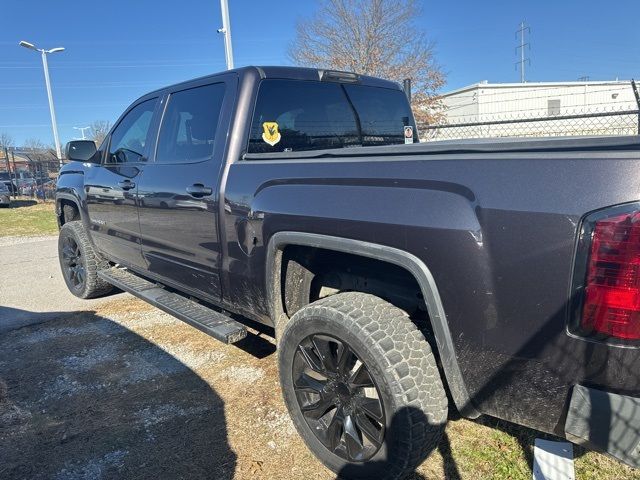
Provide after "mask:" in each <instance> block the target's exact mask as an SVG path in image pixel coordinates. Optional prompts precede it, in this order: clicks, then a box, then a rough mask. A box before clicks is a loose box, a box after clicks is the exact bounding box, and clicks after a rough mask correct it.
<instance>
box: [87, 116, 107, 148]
mask: <svg viewBox="0 0 640 480" xmlns="http://www.w3.org/2000/svg"><path fill="white" fill-rule="evenodd" d="M89 126H90V127H91V128H90V133H89V136H90V137H91V139H92V140H93V141H94V142H96V145H97V146H100V144H101V143H102V141H103V140H104V137H106V136H107V133H109V130H111V122H109V120H96V121H95V122H92V123H91V125H89Z"/></svg>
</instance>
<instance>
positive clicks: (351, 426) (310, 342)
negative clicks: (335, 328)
mask: <svg viewBox="0 0 640 480" xmlns="http://www.w3.org/2000/svg"><path fill="white" fill-rule="evenodd" d="M293 388H294V390H295V395H296V399H297V401H298V405H299V407H300V410H301V412H302V415H303V417H304V419H305V421H306V422H307V425H308V426H309V428H310V429H311V430H312V431H313V432H314V434H315V435H316V438H317V439H318V440H319V441H320V442H321V443H322V444H323V445H324V446H325V447H326V448H327V449H329V451H331V452H333V453H334V454H336V455H338V456H339V457H341V458H343V459H345V460H347V461H350V462H364V461H366V460H368V459H370V458H371V457H372V456H374V455H375V454H376V452H377V451H378V450H379V449H380V447H381V446H382V443H383V441H384V435H385V425H386V418H385V413H384V412H385V409H384V405H383V402H382V397H381V395H380V391H379V389H378V387H377V385H376V383H375V381H374V380H373V378H372V376H371V373H370V372H369V369H368V368H367V366H366V365H365V364H364V363H363V362H362V361H361V360H360V359H359V358H358V356H357V355H356V353H355V352H354V351H353V349H352V348H351V347H350V346H349V345H348V344H347V343H346V342H345V341H342V340H338V339H337V338H335V337H333V336H330V335H325V334H313V335H310V336H308V337H306V338H305V339H304V340H302V342H300V344H299V345H298V348H297V351H296V353H295V355H294V359H293Z"/></svg>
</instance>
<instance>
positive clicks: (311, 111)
mask: <svg viewBox="0 0 640 480" xmlns="http://www.w3.org/2000/svg"><path fill="white" fill-rule="evenodd" d="M405 127H412V128H413V130H412V131H413V136H414V140H415V141H417V132H416V131H415V124H414V119H413V115H412V114H411V110H410V108H409V103H408V101H407V98H406V96H405V94H404V93H403V92H402V91H401V90H399V89H398V90H395V89H391V88H381V87H370V86H365V85H354V84H349V85H343V84H340V83H334V82H309V81H299V80H264V81H263V82H262V83H261V85H260V89H259V91H258V100H257V102H256V108H255V111H254V115H253V122H252V124H251V134H250V139H249V150H248V151H249V153H267V152H283V151H302V150H319V149H324V148H345V147H360V146H373V145H396V144H403V143H405V137H404V135H405Z"/></svg>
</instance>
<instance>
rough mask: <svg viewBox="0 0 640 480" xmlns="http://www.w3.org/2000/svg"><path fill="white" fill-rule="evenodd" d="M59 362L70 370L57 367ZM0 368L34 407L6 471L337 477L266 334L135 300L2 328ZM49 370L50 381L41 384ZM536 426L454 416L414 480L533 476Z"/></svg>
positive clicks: (14, 394) (24, 405)
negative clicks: (217, 330)
mask: <svg viewBox="0 0 640 480" xmlns="http://www.w3.org/2000/svg"><path fill="white" fill-rule="evenodd" d="M3 351H4V352H5V353H4V354H3V353H2V352H3ZM151 351H153V352H159V353H155V354H154V355H150V354H149V352H151ZM38 352H41V354H42V357H41V358H40V357H38V356H37V355H38ZM142 354H144V355H142ZM141 355H142V357H141ZM28 356H31V357H28ZM25 357H28V358H25ZM140 358H143V359H144V361H140ZM36 359H39V360H36ZM61 359H62V360H61ZM136 359H138V360H136ZM55 365H64V368H62V367H58V370H55V371H54V370H52V371H48V369H52V368H53V367H52V366H55ZM158 368H160V370H161V372H160V373H159V372H158ZM74 369H75V370H74ZM78 369H80V370H83V369H84V376H83V374H82V372H79V370H78ZM43 370H44V371H43ZM0 372H3V373H1V375H2V376H3V377H5V375H6V377H8V378H5V381H6V383H7V384H8V385H9V389H8V399H9V400H10V401H11V400H14V401H15V404H16V405H19V406H20V409H21V410H20V411H19V412H18V413H19V415H18V413H15V415H14V416H16V415H17V416H18V417H19V419H18V420H15V421H14V424H13V426H12V427H11V428H12V429H13V430H12V431H11V433H10V434H7V432H6V431H4V432H3V427H2V426H1V425H0V457H1V458H5V459H6V458H12V456H15V455H20V456H22V458H16V459H13V460H14V462H13V463H12V462H11V461H10V462H9V463H8V466H7V464H6V465H5V466H4V467H3V466H0V477H3V478H17V476H18V474H22V477H25V476H26V477H29V476H31V474H35V473H37V472H36V471H33V470H32V471H29V472H27V471H25V470H21V468H23V467H20V466H18V465H25V464H27V465H33V463H32V462H33V461H34V458H36V459H37V461H38V462H40V463H38V465H39V466H40V467H38V468H43V469H46V470H45V472H44V476H47V477H51V476H53V477H57V478H63V479H66V478H79V477H77V476H74V475H76V474H78V473H82V472H87V471H93V470H91V469H101V470H100V472H101V473H102V474H103V475H104V476H106V477H109V478H111V477H120V478H123V477H127V476H129V475H134V476H135V477H136V478H158V474H159V473H161V476H162V475H164V476H165V478H167V477H168V476H172V475H175V474H176V472H180V474H179V476H181V477H183V478H193V479H197V478H227V479H230V478H235V479H247V480H248V479H252V480H253V479H283V480H285V479H287V480H288V479H298V478H301V479H302V478H304V479H318V480H325V479H326V480H329V479H335V475H334V474H332V473H331V472H330V471H328V470H327V469H326V468H324V467H323V466H322V465H321V464H320V463H319V462H318V461H317V460H316V459H315V458H314V457H313V456H312V455H311V454H310V453H309V451H308V450H307V448H306V447H305V445H304V444H303V443H302V441H301V439H300V438H299V437H298V435H297V434H296V433H295V430H294V427H293V425H292V423H291V421H290V420H289V417H288V415H287V412H286V409H285V407H284V404H283V402H282V400H281V393H280V387H279V384H278V376H277V366H276V358H275V353H274V346H273V341H272V340H271V339H270V338H269V337H266V336H264V335H262V334H259V333H258V332H255V331H252V334H251V335H250V336H249V338H248V339H247V340H246V341H243V342H241V343H240V345H239V346H228V345H223V344H221V343H219V342H217V341H215V340H213V339H212V338H210V337H208V336H206V335H205V334H203V333H201V332H199V331H197V330H195V329H193V328H191V327H189V326H187V325H185V324H183V323H181V322H179V321H177V320H175V319H174V318H172V317H170V316H168V315H165V314H163V313H161V312H159V311H157V310H155V309H153V308H152V307H150V306H149V305H146V304H145V303H143V302H141V301H139V300H135V299H125V300H119V301H113V302H107V303H105V304H103V305H102V306H100V307H98V310H97V312H95V314H92V313H80V314H73V315H70V316H69V317H68V318H66V319H65V318H63V319H60V320H56V321H54V322H49V323H47V324H43V325H40V326H35V327H27V328H24V329H21V330H19V331H14V332H12V333H11V334H10V336H9V338H5V339H4V340H2V338H1V337H0ZM36 376H37V378H38V379H39V384H38V382H36V381H33V382H31V383H36V384H38V385H37V388H35V387H30V386H28V385H29V383H28V382H27V380H28V379H30V378H31V379H34V380H35V379H36ZM61 379H62V380H61ZM0 384H2V379H0ZM29 388H34V389H33V390H32V391H31V392H27V393H25V390H27V389H29ZM43 392H44V393H45V394H48V395H49V398H50V400H48V401H44V402H43V400H42V398H41V397H43V398H46V395H43ZM32 396H35V397H36V398H31V397H32ZM1 405H2V402H1V401H0V406H1ZM0 410H2V409H1V408H0ZM16 412H17V411H16ZM1 414H2V411H0V415H1ZM5 430H6V429H5ZM85 431H86V433H85ZM52 432H53V433H52ZM56 435H57V436H56ZM536 435H537V433H536V432H534V431H532V430H529V429H526V428H520V427H517V426H514V425H511V424H507V423H505V422H500V421H497V420H491V419H485V420H483V421H480V422H474V421H468V420H462V419H458V420H453V421H451V422H450V423H449V425H448V427H447V430H446V436H445V438H444V440H443V441H442V443H441V444H440V446H439V448H438V449H437V450H436V451H435V452H433V454H432V455H431V456H430V457H429V459H427V461H425V462H424V463H423V464H422V465H421V466H420V467H419V468H418V470H417V472H416V473H415V474H414V475H413V476H412V477H411V478H413V479H414V480H416V479H423V478H429V479H430V478H438V479H440V478H449V479H453V480H456V479H474V480H475V479H480V478H482V479H487V478H493V479H519V478H522V479H525V478H526V479H530V478H531V462H532V460H531V456H532V450H533V447H532V445H533V440H534V438H535V437H536ZM58 438H62V439H63V440H60V441H62V442H63V446H62V447H61V446H60V445H59V444H58V442H59V440H57V439H58ZM27 444H31V448H29V449H27V450H20V448H24V445H27ZM21 446H22V447H21ZM3 448H4V449H5V450H6V451H3ZM60 456H62V457H63V458H62V459H61V458H59V457H60ZM576 456H577V457H578V458H577V459H576V462H575V465H576V478H577V479H580V480H582V479H596V478H597V479H611V480H613V479H616V480H618V479H621V480H624V479H634V478H636V479H637V478H640V473H638V472H636V471H634V470H632V469H630V468H628V467H625V466H624V465H621V464H619V463H618V462H616V461H614V460H611V459H609V458H607V457H605V456H603V455H600V454H597V453H592V452H591V453H584V452H582V451H581V450H576ZM60 465H62V466H63V467H64V468H63V469H62V470H61V467H60ZM3 468H4V469H6V470H3ZM31 468H34V467H31ZM63 470H64V471H63ZM3 472H4V474H3ZM41 473H42V472H41Z"/></svg>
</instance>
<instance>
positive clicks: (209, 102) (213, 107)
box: [156, 83, 225, 163]
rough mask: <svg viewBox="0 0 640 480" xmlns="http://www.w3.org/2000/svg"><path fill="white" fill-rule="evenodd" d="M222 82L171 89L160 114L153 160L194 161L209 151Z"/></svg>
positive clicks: (218, 112) (211, 149)
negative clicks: (183, 88)
mask: <svg viewBox="0 0 640 480" xmlns="http://www.w3.org/2000/svg"><path fill="white" fill-rule="evenodd" d="M224 90H225V86H224V83H215V84H213V85H206V86H204V87H196V88H191V89H189V90H183V91H181V92H176V93H172V94H171V96H170V97H169V103H168V105H167V109H166V111H165V114H164V116H163V120H162V126H161V127H160V137H159V138H158V148H157V152H156V161H157V162H165V163H169V162H171V163H181V162H194V161H198V160H204V159H207V158H209V157H211V155H212V154H213V143H214V140H215V138H216V130H217V128H218V118H219V117H220V110H221V109H222V101H223V100H224Z"/></svg>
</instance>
